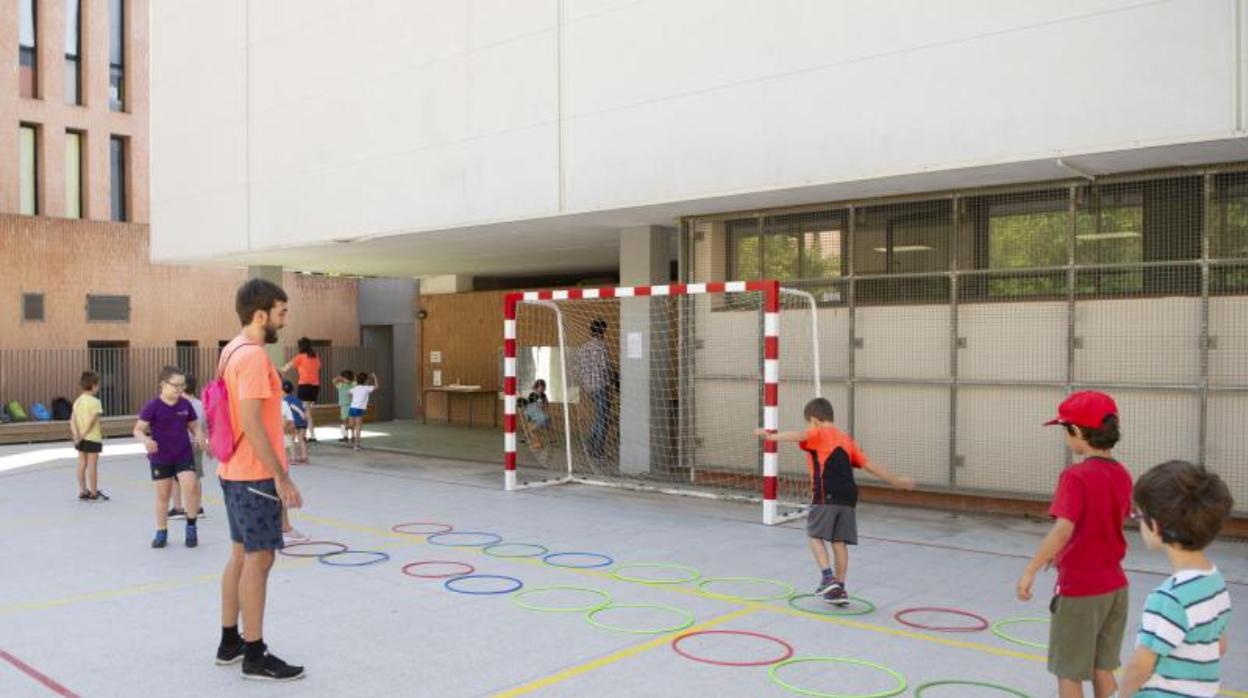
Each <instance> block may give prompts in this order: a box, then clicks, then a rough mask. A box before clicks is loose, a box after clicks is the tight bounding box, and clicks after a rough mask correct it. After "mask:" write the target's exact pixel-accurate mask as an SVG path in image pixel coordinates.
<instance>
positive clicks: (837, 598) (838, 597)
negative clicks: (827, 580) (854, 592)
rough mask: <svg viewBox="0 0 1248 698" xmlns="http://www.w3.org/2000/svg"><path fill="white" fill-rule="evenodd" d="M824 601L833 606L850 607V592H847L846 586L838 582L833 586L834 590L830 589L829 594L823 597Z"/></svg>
mask: <svg viewBox="0 0 1248 698" xmlns="http://www.w3.org/2000/svg"><path fill="white" fill-rule="evenodd" d="M823 600H824V601H827V602H828V603H830V604H832V605H833V606H848V605H849V592H847V591H845V585H844V584H841V583H840V582H836V583H835V584H834V585H833V586H832V588H831V589H829V590H828V591H827V593H825V594H824V595H823Z"/></svg>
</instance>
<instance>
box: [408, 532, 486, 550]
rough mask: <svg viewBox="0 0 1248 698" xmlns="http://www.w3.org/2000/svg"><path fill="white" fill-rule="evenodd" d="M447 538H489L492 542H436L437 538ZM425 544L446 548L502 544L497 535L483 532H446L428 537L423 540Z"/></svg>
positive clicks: (482, 546)
mask: <svg viewBox="0 0 1248 698" xmlns="http://www.w3.org/2000/svg"><path fill="white" fill-rule="evenodd" d="M448 536H486V537H487V538H491V539H493V540H485V541H481V542H479V543H440V542H438V539H439V538H446V537H448ZM425 542H426V543H429V544H430V545H441V546H445V547H448V548H484V547H485V546H487V545H494V544H495V543H501V542H503V537H502V536H500V535H498V534H497V533H486V532H484V531H447V532H446V533H435V534H433V535H431V536H429V537H428V538H425Z"/></svg>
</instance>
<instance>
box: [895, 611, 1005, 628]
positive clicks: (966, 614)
mask: <svg viewBox="0 0 1248 698" xmlns="http://www.w3.org/2000/svg"><path fill="white" fill-rule="evenodd" d="M925 612H926V613H950V614H953V615H955V616H962V617H963V618H970V619H972V620H974V621H975V622H977V623H978V625H923V624H922V623H914V622H911V621H908V620H906V619H905V618H903V617H902V616H907V615H909V614H911V613H925ZM893 620H895V621H897V622H898V623H901V624H902V625H908V626H910V627H911V628H918V629H919V630H932V631H935V632H938V633H977V632H980V631H981V630H987V629H988V626H989V625H991V623H989V622H988V619H987V618H984V617H983V616H981V615H979V614H977V613H971V612H970V611H963V610H962V609H960V608H940V607H936V606H919V607H917V608H903V609H902V610H900V611H898V612H896V613H894V614H893Z"/></svg>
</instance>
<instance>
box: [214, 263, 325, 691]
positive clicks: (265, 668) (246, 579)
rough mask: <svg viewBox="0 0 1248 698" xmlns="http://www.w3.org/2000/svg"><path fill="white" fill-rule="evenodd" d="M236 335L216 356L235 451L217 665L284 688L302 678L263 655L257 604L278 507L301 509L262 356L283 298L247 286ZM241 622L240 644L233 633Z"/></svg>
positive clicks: (277, 533) (278, 397)
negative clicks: (284, 683)
mask: <svg viewBox="0 0 1248 698" xmlns="http://www.w3.org/2000/svg"><path fill="white" fill-rule="evenodd" d="M234 306H235V309H236V310H237V311H238V319H239V321H240V322H241V323H242V325H243V331H242V332H241V333H240V334H239V335H238V336H237V337H235V338H234V339H233V340H232V341H231V342H230V343H229V344H227V345H226V346H225V347H224V348H223V349H222V350H221V364H220V365H219V366H218V367H217V368H218V371H219V373H220V374H221V376H222V379H223V380H224V381H225V386H226V390H227V392H228V393H229V406H230V421H231V423H232V424H233V427H234V439H235V441H236V443H237V447H236V449H235V451H234V455H233V456H231V457H230V459H229V460H226V461H222V462H221V465H220V467H219V468H218V469H217V476H218V477H219V478H220V479H221V489H222V491H223V492H224V495H225V508H226V516H227V519H228V521H229V524H230V539H231V540H232V541H233V542H234V545H233V546H232V548H231V550H230V560H229V562H227V563H226V565H225V572H224V573H223V574H222V576H221V644H220V645H219V646H218V647H217V664H222V665H225V664H233V663H235V662H237V661H238V660H240V659H241V660H242V661H243V678H245V679H257V680H265V681H289V680H292V679H299V678H303V675H304V674H303V667H301V666H291V665H289V664H287V663H286V662H283V661H282V660H280V659H278V658H277V657H275V656H274V655H272V654H269V653H268V652H267V651H266V649H267V648H266V646H265V644H264V638H263V633H264V601H265V595H266V593H267V589H268V583H269V570H270V569H272V567H273V560H274V558H275V551H277V550H278V549H280V548H281V547H282V506H283V505H285V506H286V507H292V508H298V507H300V506H302V505H303V501H302V498H301V497H300V494H299V488H298V487H295V483H294V482H293V481H292V480H291V479H290V474H289V473H288V472H287V465H286V462H285V461H286V450H285V448H283V444H282V427H283V424H282V381H281V378H280V377H279V376H278V374H277V369H276V368H274V366H273V363H272V362H271V361H269V356H268V354H267V353H265V351H264V345H265V344H275V343H277V331H278V330H280V329H281V328H282V327H283V326H284V325H285V324H286V292H285V291H283V290H282V288H281V287H280V286H278V285H277V284H275V283H272V282H271V281H265V280H264V279H251V280H250V281H248V282H246V283H244V284H243V285H242V286H240V287H239V289H238V294H237V296H236V297H235V300H234ZM240 613H241V615H242V619H243V630H244V632H245V636H240V635H239V632H238V619H239V615H240Z"/></svg>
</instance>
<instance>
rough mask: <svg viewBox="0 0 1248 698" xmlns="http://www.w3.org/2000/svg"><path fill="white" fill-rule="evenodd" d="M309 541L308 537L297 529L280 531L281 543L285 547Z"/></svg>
mask: <svg viewBox="0 0 1248 698" xmlns="http://www.w3.org/2000/svg"><path fill="white" fill-rule="evenodd" d="M310 540H312V539H311V538H310V537H309V536H306V535H304V534H303V532H302V531H300V530H299V529H297V528H292V529H290V530H289V531H282V543H284V544H286V545H290V544H291V543H307V542H308V541H310Z"/></svg>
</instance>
